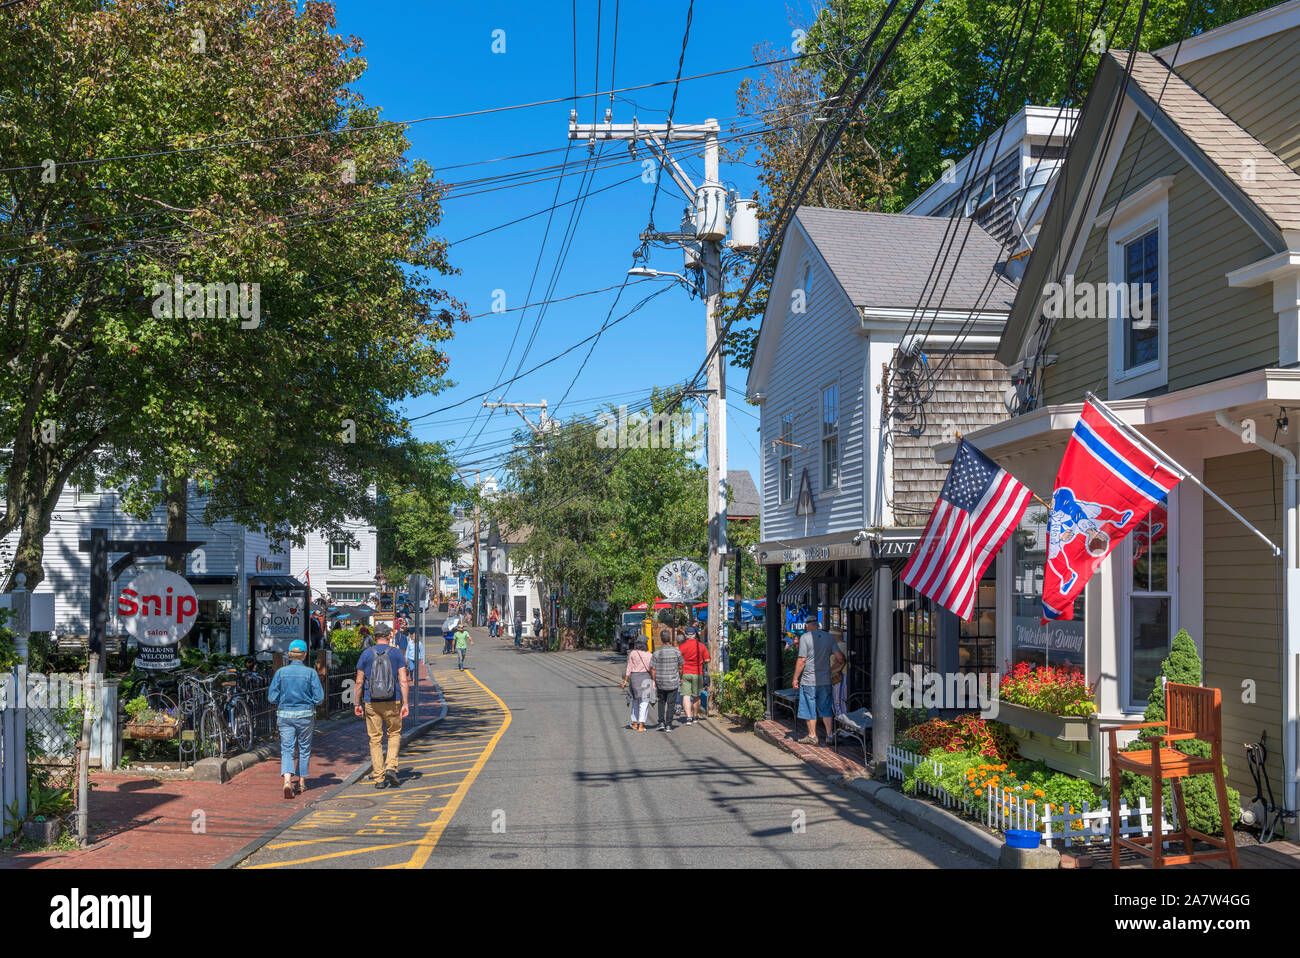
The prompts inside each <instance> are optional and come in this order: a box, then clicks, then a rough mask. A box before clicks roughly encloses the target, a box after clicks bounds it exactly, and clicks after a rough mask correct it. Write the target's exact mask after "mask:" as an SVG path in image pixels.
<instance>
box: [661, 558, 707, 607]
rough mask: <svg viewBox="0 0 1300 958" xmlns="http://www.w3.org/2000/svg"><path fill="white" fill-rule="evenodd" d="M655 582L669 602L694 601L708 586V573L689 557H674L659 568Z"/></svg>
mask: <svg viewBox="0 0 1300 958" xmlns="http://www.w3.org/2000/svg"><path fill="white" fill-rule="evenodd" d="M655 584H656V585H658V586H659V594H660V595H662V596H663V597H664V599H666V600H667V601H669V602H694V601H695V600H696V599H698V598H699V597H700V596H702V595H703V594H704V590H705V589H707V588H708V587H709V574H708V573H707V572H705V571H704V569H703V568H702V567H701V566H700V565H699V564H698V563H695V562H692V561H691V560H690V559H674V560H673V561H672V562H670V563H668V564H667V565H666V566H664V567H663V568H662V569H660V570H659V575H658V576H657V577H656V578H655Z"/></svg>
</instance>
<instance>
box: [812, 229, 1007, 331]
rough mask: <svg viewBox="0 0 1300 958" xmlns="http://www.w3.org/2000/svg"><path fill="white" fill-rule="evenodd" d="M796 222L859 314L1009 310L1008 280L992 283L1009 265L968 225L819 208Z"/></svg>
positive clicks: (995, 245)
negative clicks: (999, 268)
mask: <svg viewBox="0 0 1300 958" xmlns="http://www.w3.org/2000/svg"><path fill="white" fill-rule="evenodd" d="M795 215H796V216H797V217H798V219H799V222H800V224H801V225H802V226H803V228H804V229H805V230H807V232H808V236H809V237H810V238H811V239H812V241H813V244H814V245H815V246H816V247H817V250H818V252H820V253H821V255H822V257H823V258H824V259H825V260H826V263H827V265H828V266H830V268H831V271H832V272H833V273H834V274H835V278H836V279H837V280H838V281H839V283H840V285H841V286H843V287H844V291H845V292H846V293H847V294H848V296H849V298H850V299H851V300H852V301H853V305H854V306H857V307H859V308H863V307H877V308H882V309H916V308H917V306H918V305H921V304H922V301H923V300H924V301H925V302H924V306H925V308H926V309H935V308H942V309H954V310H969V309H973V308H979V309H981V310H987V311H990V312H997V311H1003V312H1005V311H1009V310H1010V309H1011V302H1012V300H1013V299H1015V295H1016V286H1015V283H1013V282H1011V281H1010V280H1009V279H1007V278H1005V277H1003V276H997V277H996V278H995V279H993V280H992V281H990V279H989V277H990V276H991V275H992V274H993V268H994V266H995V265H996V264H997V263H999V262H1000V261H1002V260H1003V259H1004V254H1003V251H1002V247H1001V246H1000V245H999V244H998V242H997V240H995V239H993V237H992V236H990V235H989V234H988V233H986V232H985V231H984V229H983V228H982V227H980V226H978V225H976V224H975V223H973V222H972V221H971V220H968V219H965V218H962V219H961V220H959V221H958V224H957V225H956V226H955V227H950V226H949V220H948V218H947V217H940V216H911V215H906V214H902V213H863V212H857V211H853V210H828V209H823V208H821V207H818V206H801V207H800V208H799V210H798V212H797V213H796V214H795ZM968 226H969V227H970V235H969V237H968V238H967V237H966V228H967V227H968ZM945 230H948V240H947V242H946V243H945V239H944V231H945ZM954 235H955V237H956V238H955V240H954V239H953V236H954ZM963 238H965V242H966V245H965V247H964V248H962V240H963ZM959 249H961V255H960V256H958V255H957V251H958V250H959ZM941 251H946V252H947V257H946V260H945V259H944V256H943V255H942V253H941ZM936 256H937V257H939V259H940V260H941V261H942V262H941V264H940V265H939V266H938V267H936V263H935V259H936ZM932 270H934V271H935V277H931V271H932ZM927 280H928V281H929V282H928V285H927ZM949 281H951V285H949ZM945 288H946V291H945ZM926 297H929V299H928V300H927V299H926ZM941 297H942V299H941Z"/></svg>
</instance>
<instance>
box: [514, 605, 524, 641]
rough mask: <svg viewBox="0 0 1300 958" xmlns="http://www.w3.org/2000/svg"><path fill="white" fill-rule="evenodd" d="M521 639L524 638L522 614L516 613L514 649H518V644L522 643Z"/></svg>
mask: <svg viewBox="0 0 1300 958" xmlns="http://www.w3.org/2000/svg"><path fill="white" fill-rule="evenodd" d="M523 638H524V614H523V613H522V612H516V613H515V648H518V647H519V646H520V644H521V643H522V642H523Z"/></svg>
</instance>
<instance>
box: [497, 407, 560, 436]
mask: <svg viewBox="0 0 1300 958" xmlns="http://www.w3.org/2000/svg"><path fill="white" fill-rule="evenodd" d="M483 408H484V409H513V410H514V411H515V412H516V413H518V414H519V418H520V419H522V420H523V421H524V422H525V423H526V424H527V426H528V428H529V429H531V430H532V431H533V434H534V435H538V436H540V435H542V434H543V433H545V432H546V431H547V430H548V429H550V419H548V418H547V415H546V400H545V399H543V400H542V401H541V402H488V401H487V400H484V401H483ZM525 409H540V410H541V411H542V415H541V418H540V419H539V420H538V424H537V425H536V426H534V425H533V423H532V420H531V419H529V418H528V415H527V413H525V412H524V410H525Z"/></svg>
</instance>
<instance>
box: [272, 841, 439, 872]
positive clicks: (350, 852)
mask: <svg viewBox="0 0 1300 958" xmlns="http://www.w3.org/2000/svg"><path fill="white" fill-rule="evenodd" d="M347 837H349V838H353V837H355V836H352V835H349V836H347ZM418 844H419V842H418V841H412V842H394V843H393V844H391V845H371V846H370V847H369V848H353V849H349V850H348V851H346V852H332V853H330V854H328V855H313V856H312V857H311V858H295V859H294V860H293V861H287V862H266V863H264V864H261V865H249V866H248V867H249V868H284V867H285V866H286V865H306V864H308V863H309V862H320V861H324V860H325V859H327V858H345V857H347V856H348V855H364V854H365V853H366V852H378V851H383V850H384V849H385V848H401V847H402V846H403V845H418Z"/></svg>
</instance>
